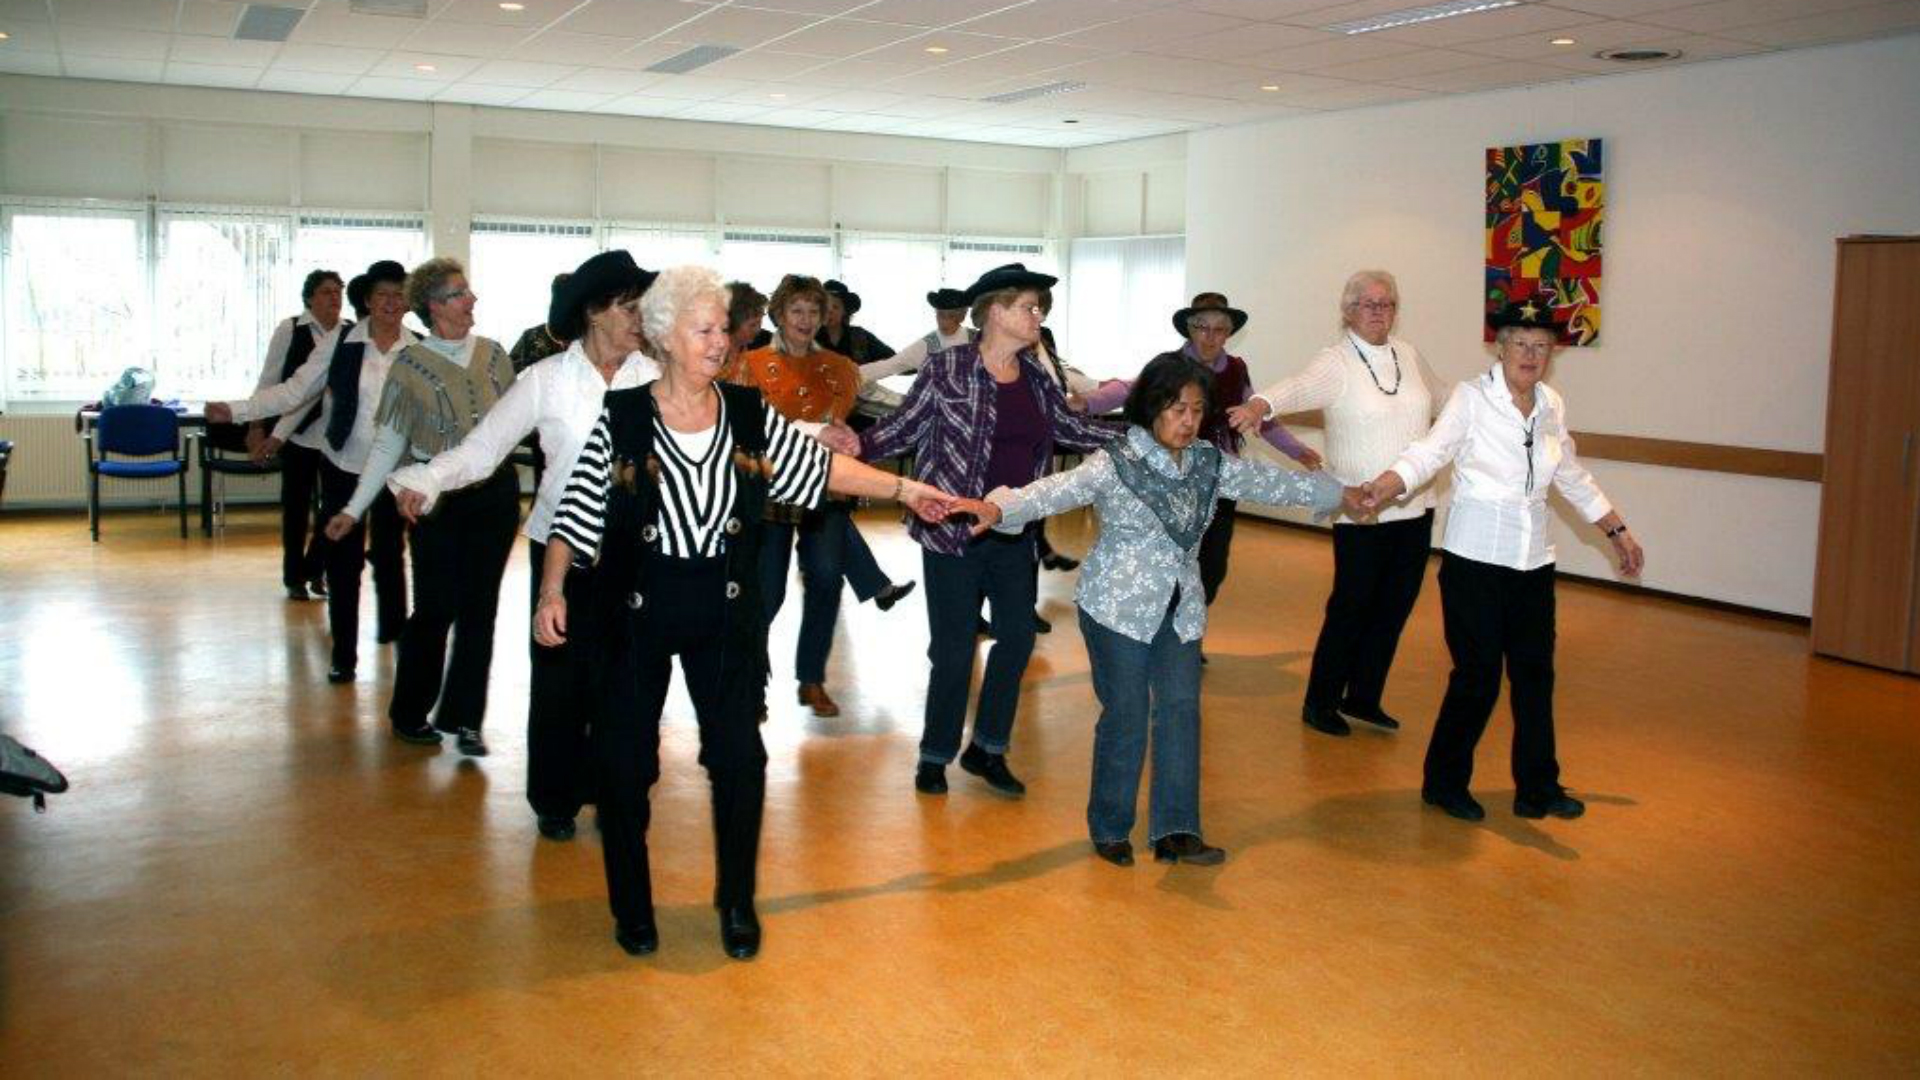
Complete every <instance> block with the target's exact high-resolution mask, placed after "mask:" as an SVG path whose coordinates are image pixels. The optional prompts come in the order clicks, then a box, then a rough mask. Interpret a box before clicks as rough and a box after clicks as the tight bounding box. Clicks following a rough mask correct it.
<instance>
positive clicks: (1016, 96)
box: [980, 82, 1087, 105]
mask: <svg viewBox="0 0 1920 1080" xmlns="http://www.w3.org/2000/svg"><path fill="white" fill-rule="evenodd" d="M1086 88H1087V84H1086V83H1083V82H1050V83H1047V84H1045V85H1044V86H1029V87H1027V88H1026V89H1025V90H1009V91H1007V92H1006V93H1004V94H995V95H993V96H992V97H986V98H981V99H980V100H981V101H991V102H993V103H994V104H995V105H1011V104H1013V103H1014V102H1016V101H1032V100H1033V99H1034V98H1043V97H1052V96H1053V95H1055V94H1071V93H1073V92H1074V91H1075V90H1085V89H1086Z"/></svg>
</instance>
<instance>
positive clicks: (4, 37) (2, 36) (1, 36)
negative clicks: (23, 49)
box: [0, 30, 13, 41]
mask: <svg viewBox="0 0 1920 1080" xmlns="http://www.w3.org/2000/svg"><path fill="white" fill-rule="evenodd" d="M12 36H13V35H11V34H9V33H7V32H6V31H5V30H0V41H5V40H7V39H8V38H10V37H12Z"/></svg>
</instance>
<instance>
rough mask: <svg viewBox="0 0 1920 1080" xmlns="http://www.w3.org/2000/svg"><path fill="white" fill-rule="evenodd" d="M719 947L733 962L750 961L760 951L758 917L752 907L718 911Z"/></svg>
mask: <svg viewBox="0 0 1920 1080" xmlns="http://www.w3.org/2000/svg"><path fill="white" fill-rule="evenodd" d="M720 947H721V948H723V949H725V950H727V955H728V956H731V957H733V958H734V959H735V960H751V959H753V957H754V955H755V954H756V953H758V952H759V951H760V917H759V916H757V915H755V914H754V913H753V907H752V905H748V906H746V907H730V908H721V909H720Z"/></svg>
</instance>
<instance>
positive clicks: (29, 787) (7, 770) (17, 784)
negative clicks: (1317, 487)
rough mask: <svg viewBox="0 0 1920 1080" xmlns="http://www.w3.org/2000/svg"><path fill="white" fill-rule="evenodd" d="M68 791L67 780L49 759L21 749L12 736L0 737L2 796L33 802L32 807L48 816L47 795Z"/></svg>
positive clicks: (0, 791)
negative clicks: (11, 796)
mask: <svg viewBox="0 0 1920 1080" xmlns="http://www.w3.org/2000/svg"><path fill="white" fill-rule="evenodd" d="M65 790H67V778H66V777H64V776H62V775H60V770H59V769H56V768H54V767H53V765H52V764H51V763H49V762H48V761H47V759H46V758H43V757H41V756H40V755H39V754H36V753H34V752H33V751H31V750H29V749H27V748H26V747H24V746H21V745H20V743H19V742H18V740H16V739H14V738H13V736H11V735H0V794H7V795H18V796H20V797H21V798H24V799H32V800H33V808H34V809H35V810H38V811H40V812H41V813H45V812H46V810H47V794H48V793H49V792H51V793H53V794H55V795H58V794H60V793H61V792H63V791H65Z"/></svg>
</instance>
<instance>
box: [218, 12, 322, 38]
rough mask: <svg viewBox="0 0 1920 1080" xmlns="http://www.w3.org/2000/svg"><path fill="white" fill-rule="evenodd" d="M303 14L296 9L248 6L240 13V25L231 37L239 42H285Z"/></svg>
mask: <svg viewBox="0 0 1920 1080" xmlns="http://www.w3.org/2000/svg"><path fill="white" fill-rule="evenodd" d="M304 14H306V12H305V11H303V10H302V9H300V8H297V7H275V6H273V5H272V4H248V5H247V6H246V9H245V10H244V11H242V12H241V13H240V25H239V26H238V27H235V28H234V31H233V36H234V38H235V39H236V40H239V41H285V40H287V37H288V35H290V34H292V33H293V28H294V27H296V26H298V25H300V16H302V15H304Z"/></svg>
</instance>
